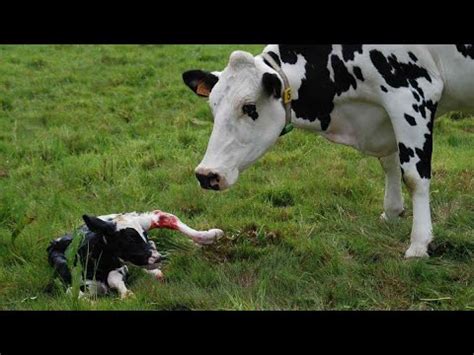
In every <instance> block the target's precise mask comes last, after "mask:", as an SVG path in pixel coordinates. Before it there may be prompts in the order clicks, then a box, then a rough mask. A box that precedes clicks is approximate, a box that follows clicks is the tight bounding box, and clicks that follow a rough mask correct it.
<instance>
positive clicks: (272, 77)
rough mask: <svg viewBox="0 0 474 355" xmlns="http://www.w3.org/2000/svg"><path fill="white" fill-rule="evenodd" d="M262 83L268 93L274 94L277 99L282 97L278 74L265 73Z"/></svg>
mask: <svg viewBox="0 0 474 355" xmlns="http://www.w3.org/2000/svg"><path fill="white" fill-rule="evenodd" d="M262 85H263V89H264V90H265V92H266V93H267V94H268V95H273V96H275V98H277V99H279V98H280V97H281V86H282V85H281V80H280V79H279V78H278V76H277V75H276V74H272V73H264V74H263V78H262Z"/></svg>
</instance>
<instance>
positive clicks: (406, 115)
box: [405, 113, 416, 126]
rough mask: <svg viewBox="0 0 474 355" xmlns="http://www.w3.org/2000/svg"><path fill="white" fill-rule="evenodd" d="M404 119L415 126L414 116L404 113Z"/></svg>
mask: <svg viewBox="0 0 474 355" xmlns="http://www.w3.org/2000/svg"><path fill="white" fill-rule="evenodd" d="M405 119H406V120H407V122H408V123H409V124H410V126H416V121H415V118H414V117H413V116H410V115H409V114H406V113H405Z"/></svg>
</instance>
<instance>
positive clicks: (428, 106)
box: [412, 100, 438, 118]
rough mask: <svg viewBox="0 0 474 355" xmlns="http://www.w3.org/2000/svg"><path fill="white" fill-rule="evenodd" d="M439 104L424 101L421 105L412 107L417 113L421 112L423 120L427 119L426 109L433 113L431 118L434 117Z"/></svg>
mask: <svg viewBox="0 0 474 355" xmlns="http://www.w3.org/2000/svg"><path fill="white" fill-rule="evenodd" d="M437 106H438V104H437V103H435V102H433V101H432V100H427V101H426V100H423V101H422V102H421V103H420V104H419V105H417V104H413V105H412V107H413V109H414V110H415V111H416V112H420V114H421V116H422V117H423V118H427V117H426V109H429V110H430V112H431V117H434V114H435V112H436V108H437Z"/></svg>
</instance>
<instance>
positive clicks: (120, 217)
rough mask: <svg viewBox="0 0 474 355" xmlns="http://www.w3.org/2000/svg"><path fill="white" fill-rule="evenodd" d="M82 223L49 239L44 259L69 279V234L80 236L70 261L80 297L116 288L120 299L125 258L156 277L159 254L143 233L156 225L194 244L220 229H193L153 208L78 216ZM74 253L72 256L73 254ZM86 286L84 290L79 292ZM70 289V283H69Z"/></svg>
mask: <svg viewBox="0 0 474 355" xmlns="http://www.w3.org/2000/svg"><path fill="white" fill-rule="evenodd" d="M82 218H83V220H84V223H85V224H83V225H82V226H80V227H79V228H78V229H77V230H76V231H75V233H71V234H66V235H64V236H62V237H60V238H56V239H55V240H53V241H51V243H50V245H49V246H48V248H47V252H48V261H49V264H50V265H51V266H52V267H53V268H54V270H55V272H56V274H57V275H58V276H59V277H60V278H61V280H62V281H63V282H64V284H66V285H67V286H70V285H71V284H72V275H71V271H70V267H71V265H68V260H67V259H68V258H67V254H68V252H69V250H68V249H69V248H70V246H71V245H73V244H72V243H73V239H74V238H81V240H80V241H79V242H78V245H77V256H75V257H74V258H73V263H74V264H77V262H80V263H81V265H82V267H83V268H84V276H85V279H84V280H81V284H80V290H79V297H81V298H82V297H84V296H90V295H102V294H106V293H108V291H109V290H110V289H115V290H116V291H117V292H118V293H119V296H120V298H122V299H123V298H127V297H129V296H132V295H133V293H132V292H131V291H130V290H128V289H127V287H126V285H125V281H126V278H127V275H128V267H127V265H126V264H125V263H124V262H130V263H132V264H134V265H138V266H141V267H143V270H144V271H145V272H147V273H149V274H151V275H153V276H154V277H155V278H157V279H159V280H161V279H162V278H163V273H162V272H161V270H159V269H158V264H159V262H160V261H161V259H162V255H161V254H160V253H159V252H158V251H157V249H156V245H155V243H154V242H153V241H152V240H150V239H149V238H148V232H149V231H150V230H152V229H156V228H166V229H172V230H177V231H179V232H181V233H183V234H184V235H186V236H187V237H189V238H191V239H192V240H193V241H194V242H195V243H196V244H197V245H206V244H212V243H213V242H214V241H215V240H216V238H219V237H221V236H222V235H223V234H224V232H223V231H222V230H220V229H210V230H207V231H197V230H195V229H193V228H191V227H189V226H188V225H186V224H185V223H183V222H182V221H181V220H180V219H179V218H178V217H176V216H175V215H172V214H170V213H167V212H163V211H160V210H155V211H152V212H146V213H137V212H130V213H115V214H109V215H103V216H99V217H95V216H90V215H83V216H82ZM73 256H74V255H73ZM83 291H85V292H83ZM68 292H71V287H69V288H68Z"/></svg>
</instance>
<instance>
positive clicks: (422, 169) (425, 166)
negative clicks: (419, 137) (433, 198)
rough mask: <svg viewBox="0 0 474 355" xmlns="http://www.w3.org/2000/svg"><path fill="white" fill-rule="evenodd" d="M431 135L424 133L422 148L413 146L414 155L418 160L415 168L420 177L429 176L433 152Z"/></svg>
mask: <svg viewBox="0 0 474 355" xmlns="http://www.w3.org/2000/svg"><path fill="white" fill-rule="evenodd" d="M432 137H433V135H432V134H428V133H427V134H425V143H424V144H423V149H419V148H415V151H416V155H418V158H420V161H419V162H418V163H416V170H418V174H420V176H421V177H422V178H426V179H430V178H431V155H432V153H433V138H432Z"/></svg>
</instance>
